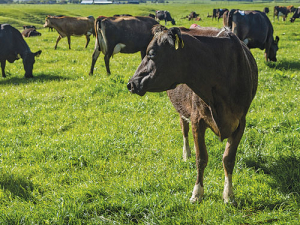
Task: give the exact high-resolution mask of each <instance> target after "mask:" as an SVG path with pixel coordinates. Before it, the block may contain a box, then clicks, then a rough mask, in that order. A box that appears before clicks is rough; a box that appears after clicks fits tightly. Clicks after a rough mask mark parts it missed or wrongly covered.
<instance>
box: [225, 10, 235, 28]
mask: <svg viewBox="0 0 300 225" xmlns="http://www.w3.org/2000/svg"><path fill="white" fill-rule="evenodd" d="M235 11H236V9H231V10H230V11H229V13H228V23H227V24H228V27H229V28H230V29H232V17H233V13H234V12H235Z"/></svg>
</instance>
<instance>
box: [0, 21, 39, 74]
mask: <svg viewBox="0 0 300 225" xmlns="http://www.w3.org/2000/svg"><path fill="white" fill-rule="evenodd" d="M0 49H1V51H0V62H1V69H2V77H6V75H5V65H6V60H7V61H8V62H10V63H13V62H14V61H15V60H18V59H20V58H22V59H23V65H24V70H25V77H26V78H32V77H33V76H32V69H33V64H34V62H35V60H34V58H35V57H36V56H39V55H40V54H41V53H42V51H41V50H40V51H37V52H35V53H33V52H31V51H30V48H29V47H28V45H27V43H26V42H25V40H24V39H23V37H22V35H21V33H20V31H18V30H17V29H16V28H14V27H12V26H10V25H9V24H0Z"/></svg>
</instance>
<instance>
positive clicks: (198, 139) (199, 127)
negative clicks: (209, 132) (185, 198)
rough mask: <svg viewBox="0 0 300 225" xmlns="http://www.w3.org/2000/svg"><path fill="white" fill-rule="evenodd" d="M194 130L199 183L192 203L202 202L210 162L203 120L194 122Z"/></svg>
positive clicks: (191, 200)
mask: <svg viewBox="0 0 300 225" xmlns="http://www.w3.org/2000/svg"><path fill="white" fill-rule="evenodd" d="M192 130H193V136H194V142H195V150H196V165H197V170H198V171H197V172H198V173H197V181H196V184H195V186H194V189H193V194H192V197H191V199H190V202H191V203H195V202H201V200H202V197H203V194H204V187H203V174H204V169H205V167H206V165H207V162H208V154H207V150H206V146H205V139H204V138H205V130H206V124H205V123H204V121H203V120H201V119H199V120H198V119H196V120H194V121H193V120H192Z"/></svg>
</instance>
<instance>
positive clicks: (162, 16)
mask: <svg viewBox="0 0 300 225" xmlns="http://www.w3.org/2000/svg"><path fill="white" fill-rule="evenodd" d="M155 19H156V20H159V21H160V20H164V21H165V25H167V21H171V23H172V25H175V20H174V19H173V18H172V17H171V14H170V12H169V11H166V10H164V11H156V13H155Z"/></svg>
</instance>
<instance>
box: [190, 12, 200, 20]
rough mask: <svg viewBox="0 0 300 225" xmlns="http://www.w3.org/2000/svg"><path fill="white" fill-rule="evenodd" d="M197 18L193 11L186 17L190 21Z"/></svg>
mask: <svg viewBox="0 0 300 225" xmlns="http://www.w3.org/2000/svg"><path fill="white" fill-rule="evenodd" d="M198 16H199V14H198V13H196V12H194V11H193V12H191V13H190V14H189V15H188V19H189V21H190V20H192V19H196V18H197V17H198Z"/></svg>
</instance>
